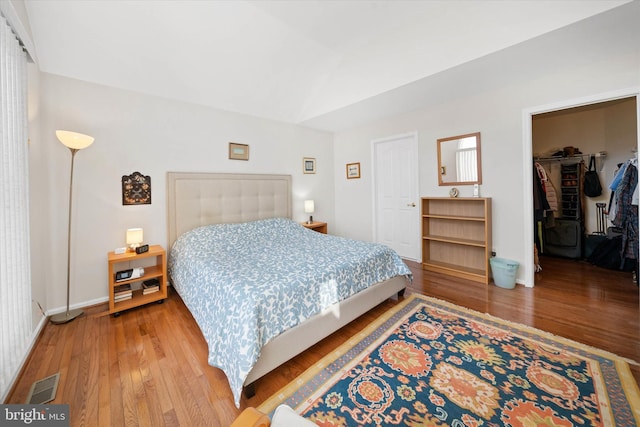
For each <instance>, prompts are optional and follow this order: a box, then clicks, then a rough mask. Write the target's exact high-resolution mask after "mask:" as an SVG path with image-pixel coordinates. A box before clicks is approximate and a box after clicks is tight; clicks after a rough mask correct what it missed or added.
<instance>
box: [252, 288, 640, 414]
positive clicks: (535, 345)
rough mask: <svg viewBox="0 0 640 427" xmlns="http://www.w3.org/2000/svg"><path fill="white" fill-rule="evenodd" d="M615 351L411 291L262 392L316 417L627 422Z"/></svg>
mask: <svg viewBox="0 0 640 427" xmlns="http://www.w3.org/2000/svg"><path fill="white" fill-rule="evenodd" d="M628 363H635V362H632V361H629V360H625V359H623V358H620V357H618V356H616V355H614V354H611V353H608V352H605V351H602V350H598V349H595V348H592V347H588V346H585V345H582V344H579V343H576V342H573V341H570V340H567V339H564V338H560V337H557V336H554V335H551V334H548V333H545V332H542V331H540V330H537V329H534V328H531V327H527V326H524V325H520V324H516V323H512V322H507V321H504V320H501V319H498V318H496V317H492V316H489V315H486V314H482V313H478V312H474V311H471V310H468V309H465V308H462V307H459V306H456V305H453V304H450V303H447V302H444V301H440V300H436V299H433V298H429V297H425V296H421V295H412V296H411V297H409V298H407V299H406V300H405V301H403V302H402V303H400V304H398V305H397V306H395V307H394V308H392V309H391V310H390V311H389V312H387V313H385V314H384V315H383V316H381V317H380V318H378V319H377V320H376V321H375V322H373V323H372V324H371V325H369V327H367V328H366V329H365V330H363V331H362V332H361V333H359V334H357V335H356V336H354V337H353V338H351V339H350V340H349V341H347V342H345V343H344V344H343V345H342V346H341V347H340V348H338V349H337V350H336V351H335V352H334V353H332V354H330V355H327V356H326V357H325V358H324V359H322V360H321V361H320V362H318V363H317V364H316V365H314V366H313V367H312V368H310V369H309V370H307V371H306V372H305V373H304V374H302V375H301V376H300V377H299V378H297V379H296V380H295V381H293V382H292V383H291V384H289V385H288V386H286V387H285V388H283V389H282V390H280V391H279V392H278V393H276V394H275V395H273V396H272V397H270V398H269V399H267V400H266V401H265V402H264V403H263V404H262V405H261V406H260V407H259V409H260V410H261V411H263V412H265V413H270V412H272V411H273V410H274V409H275V408H276V407H277V406H278V405H279V404H281V403H284V404H287V405H289V406H291V407H292V408H293V409H294V410H295V411H296V412H298V413H299V414H301V415H302V416H304V417H305V418H308V419H309V420H311V421H313V422H315V423H316V424H318V425H320V426H327V427H328V426H398V425H399V426H460V427H465V426H466V427H472V426H488V427H498V426H514V427H515V426H523V427H525V426H526V427H528V426H558V427H560V426H562V427H564V426H625V427H627V426H635V425H640V392H639V391H638V385H637V383H636V382H635V380H634V378H633V376H632V374H631V371H630V369H629V365H628Z"/></svg>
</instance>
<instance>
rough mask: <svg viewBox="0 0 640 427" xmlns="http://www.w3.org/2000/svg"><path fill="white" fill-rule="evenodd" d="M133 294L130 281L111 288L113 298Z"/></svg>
mask: <svg viewBox="0 0 640 427" xmlns="http://www.w3.org/2000/svg"><path fill="white" fill-rule="evenodd" d="M132 294H133V290H132V289H131V283H126V284H124V285H118V286H116V287H115V288H113V296H114V297H115V299H117V298H118V297H122V296H127V295H129V296H131V295H132Z"/></svg>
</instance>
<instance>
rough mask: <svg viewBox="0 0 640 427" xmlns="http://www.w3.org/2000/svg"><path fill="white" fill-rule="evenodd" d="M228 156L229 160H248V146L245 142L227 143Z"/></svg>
mask: <svg viewBox="0 0 640 427" xmlns="http://www.w3.org/2000/svg"><path fill="white" fill-rule="evenodd" d="M229 158H230V159H231V160H249V146H248V145H247V144H236V143H235V142H230V143H229Z"/></svg>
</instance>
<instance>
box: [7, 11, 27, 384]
mask: <svg viewBox="0 0 640 427" xmlns="http://www.w3.org/2000/svg"><path fill="white" fill-rule="evenodd" d="M27 135H28V134H27V56H26V53H25V52H24V51H23V49H22V46H21V45H20V42H19V41H18V39H17V38H16V36H15V35H14V33H13V32H12V30H11V27H10V26H9V24H8V23H7V21H6V19H5V17H4V16H3V15H0V373H1V375H0V393H1V394H0V396H4V395H5V394H6V392H7V391H8V390H7V389H8V387H9V386H10V384H11V381H12V380H13V379H14V377H15V376H16V374H17V370H18V368H19V367H20V364H21V362H22V360H23V358H24V357H25V355H26V351H27V349H28V347H29V340H30V336H31V330H32V325H31V265H30V264H31V260H30V246H29V163H28V154H29V153H28V136H27Z"/></svg>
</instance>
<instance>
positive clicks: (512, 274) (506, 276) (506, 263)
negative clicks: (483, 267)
mask: <svg viewBox="0 0 640 427" xmlns="http://www.w3.org/2000/svg"><path fill="white" fill-rule="evenodd" d="M489 263H490V264H491V272H492V273H493V282H494V283H495V284H496V286H499V287H501V288H505V289H513V288H515V287H516V273H517V272H518V267H519V266H520V264H519V263H518V262H517V261H513V260H510V259H504V258H496V257H491V258H489Z"/></svg>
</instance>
